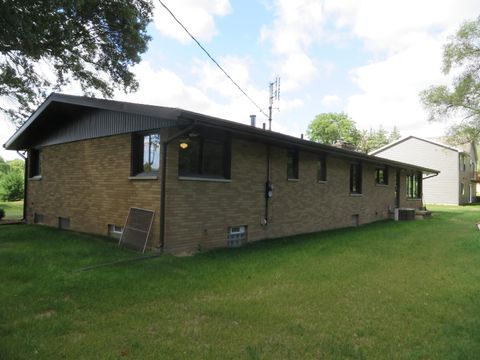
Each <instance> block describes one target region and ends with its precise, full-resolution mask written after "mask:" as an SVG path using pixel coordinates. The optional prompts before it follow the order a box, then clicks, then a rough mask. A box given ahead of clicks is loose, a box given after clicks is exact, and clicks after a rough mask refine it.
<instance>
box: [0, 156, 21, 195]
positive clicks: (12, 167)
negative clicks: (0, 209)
mask: <svg viewBox="0 0 480 360" xmlns="http://www.w3.org/2000/svg"><path fill="white" fill-rule="evenodd" d="M2 161H3V162H2ZM2 165H5V166H4V167H2ZM24 169H25V162H24V161H23V160H20V159H16V160H10V161H7V162H5V161H4V160H3V159H2V158H1V157H0V200H4V201H16V200H21V199H22V198H23V184H24Z"/></svg>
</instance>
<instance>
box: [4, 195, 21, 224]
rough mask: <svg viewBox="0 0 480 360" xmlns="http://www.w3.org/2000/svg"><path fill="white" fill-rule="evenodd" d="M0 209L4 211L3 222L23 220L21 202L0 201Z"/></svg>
mask: <svg viewBox="0 0 480 360" xmlns="http://www.w3.org/2000/svg"><path fill="white" fill-rule="evenodd" d="M0 208H1V209H3V210H4V212H5V217H4V219H3V220H20V219H22V218H23V201H22V200H21V201H6V202H1V201H0Z"/></svg>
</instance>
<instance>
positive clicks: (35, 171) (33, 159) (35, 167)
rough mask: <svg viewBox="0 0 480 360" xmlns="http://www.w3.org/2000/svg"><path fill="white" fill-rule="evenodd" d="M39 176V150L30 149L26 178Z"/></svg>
mask: <svg viewBox="0 0 480 360" xmlns="http://www.w3.org/2000/svg"><path fill="white" fill-rule="evenodd" d="M40 174H41V166H40V150H37V149H30V151H29V152H28V177H29V178H33V177H35V176H40Z"/></svg>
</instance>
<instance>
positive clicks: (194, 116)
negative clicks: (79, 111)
mask: <svg viewBox="0 0 480 360" xmlns="http://www.w3.org/2000/svg"><path fill="white" fill-rule="evenodd" d="M75 107H86V108H94V109H103V110H111V111H118V112H125V113H131V114H140V115H145V116H151V117H156V118H162V119H171V120H176V121H178V124H179V126H183V125H185V124H186V123H190V124H196V125H197V126H205V127H210V128H216V129H219V130H224V131H229V132H231V133H234V134H237V135H238V136H241V137H245V138H248V139H256V140H258V141H261V142H264V143H267V144H271V145H277V146H288V147H295V148H299V149H303V150H305V151H310V152H314V153H320V152H323V153H328V154H331V155H333V156H336V157H342V158H348V159H352V160H356V161H363V162H368V163H372V164H378V165H389V166H394V167H398V168H402V169H406V170H413V171H421V172H423V173H427V174H438V173H439V171H438V170H434V169H429V168H425V167H421V166H416V165H412V164H407V163H403V162H399V161H394V160H389V159H384V158H380V157H376V156H372V155H368V154H364V153H360V152H357V151H352V150H347V149H342V148H338V147H335V146H331V145H326V144H321V143H316V142H313V141H310V140H305V139H299V138H297V137H294V136H290V135H285V134H281V133H278V132H274V131H270V130H264V129H260V128H257V127H254V126H249V125H245V124H241V123H237V122H234V121H230V120H225V119H220V118H216V117H212V116H208V115H204V114H200V113H196V112H193V111H188V110H182V109H178V108H169V107H161V106H153V105H143V104H134V103H128V102H120V101H113V100H104V99H95V98H88V97H82V96H73V95H64V94H57V93H53V94H51V95H50V96H49V97H48V98H47V99H46V100H45V101H44V103H43V104H42V105H40V107H39V108H38V109H37V110H36V111H35V112H34V113H33V114H32V115H31V116H30V117H29V118H28V120H27V121H26V122H25V123H24V124H23V126H22V127H20V128H19V129H18V130H17V132H16V133H15V134H14V135H13V136H12V137H11V138H10V139H9V140H8V141H7V142H6V143H5V145H4V147H5V148H6V149H8V150H24V149H27V148H29V146H28V140H29V138H31V137H34V136H35V134H36V131H38V130H39V129H40V128H42V126H46V123H47V122H48V118H49V117H48V115H49V114H51V113H52V112H55V111H62V109H68V108H75Z"/></svg>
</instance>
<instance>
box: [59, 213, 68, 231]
mask: <svg viewBox="0 0 480 360" xmlns="http://www.w3.org/2000/svg"><path fill="white" fill-rule="evenodd" d="M58 228H59V229H63V230H69V229H70V218H67V217H61V216H60V217H59V218H58Z"/></svg>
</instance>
